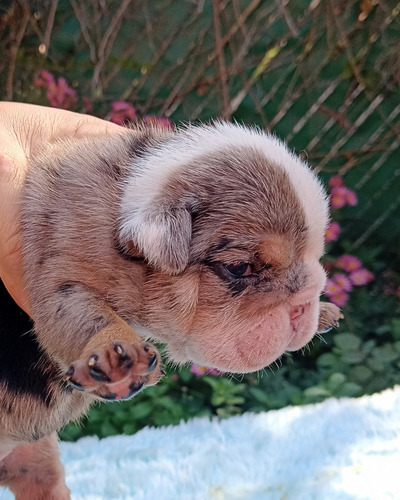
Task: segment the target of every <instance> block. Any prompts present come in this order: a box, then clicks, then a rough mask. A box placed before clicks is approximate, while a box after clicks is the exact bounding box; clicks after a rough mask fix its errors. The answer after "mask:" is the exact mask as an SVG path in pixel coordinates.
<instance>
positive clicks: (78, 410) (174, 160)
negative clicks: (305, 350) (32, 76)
mask: <svg viewBox="0 0 400 500" xmlns="http://www.w3.org/2000/svg"><path fill="white" fill-rule="evenodd" d="M327 220H328V205H327V199H326V195H325V193H324V191H323V189H322V187H321V184H320V183H319V181H318V180H317V178H316V176H315V175H314V174H313V173H312V171H311V170H310V168H309V167H308V166H307V165H306V164H304V163H303V162H301V161H300V160H299V159H298V158H297V157H296V156H295V155H293V154H292V153H291V152H290V151H289V150H288V149H287V148H286V146H284V144H283V143H281V142H280V141H279V140H278V139H276V138H275V137H273V136H271V135H268V134H265V133H262V132H260V131H257V130H252V129H248V128H245V127H241V126H237V125H232V124H227V123H216V124H214V125H201V126H197V127H188V128H185V129H181V130H168V129H162V128H157V127H156V126H152V127H147V128H146V127H138V128H136V129H132V130H123V131H122V130H121V134H120V135H118V136H113V137H108V138H102V139H90V140H85V139H71V140H70V141H63V142H60V143H58V144H56V145H54V144H53V145H52V146H50V147H48V148H47V149H44V150H43V152H42V153H41V154H40V155H39V156H38V157H36V158H34V159H33V161H32V164H31V166H30V169H29V173H28V176H27V179H26V185H25V191H24V197H23V203H22V207H21V223H22V229H23V252H24V266H25V273H26V281H27V291H28V293H29V296H30V301H31V303H32V309H33V314H32V316H33V323H31V320H30V319H29V318H27V317H26V316H25V315H23V314H22V313H21V312H19V311H18V310H17V309H16V307H15V306H14V305H13V304H12V302H10V303H7V302H5V300H8V299H5V300H4V301H3V302H2V307H3V309H5V314H4V316H3V315H2V318H3V319H2V320H1V321H2V323H1V333H2V338H3V347H2V351H1V352H0V401H1V407H0V483H1V484H5V485H7V486H9V487H10V488H11V490H12V491H13V492H14V493H15V495H16V498H17V499H18V500H28V499H29V500H66V499H68V498H69V492H68V489H67V488H66V486H65V484H64V475H63V470H62V467H61V464H60V462H59V460H58V452H57V440H56V437H55V432H56V431H57V430H58V429H60V427H62V426H63V425H65V424H66V423H67V422H69V421H70V420H71V419H75V418H78V417H79V416H80V415H81V414H82V413H84V412H85V411H86V410H87V409H88V407H89V406H90V404H91V403H92V402H93V401H95V400H96V399H97V400H98V399H101V400H123V399H128V398H130V397H132V396H134V395H135V394H136V393H137V392H138V391H140V390H141V389H142V388H144V387H145V386H146V385H151V384H155V383H157V382H158V380H159V379H160V377H161V375H162V373H163V372H162V369H161V367H160V356H159V353H158V351H157V349H156V348H155V347H154V346H153V345H152V344H150V343H149V340H151V341H155V342H162V343H164V344H166V346H167V352H168V356H169V357H170V358H171V359H172V360H174V361H175V362H177V363H185V362H187V361H193V362H195V363H198V364H201V365H206V366H210V367H215V368H218V369H219V370H222V371H228V372H240V373H245V372H252V371H255V370H259V369H261V368H263V367H265V366H266V365H268V364H270V363H271V362H273V361H274V360H275V359H277V358H278V357H279V356H281V355H282V354H283V353H284V352H285V351H287V350H296V349H299V348H300V347H302V346H304V345H305V344H306V343H307V342H308V341H309V340H310V339H311V338H312V336H313V335H314V334H315V332H317V331H321V330H324V329H326V328H327V327H330V326H332V325H335V324H336V322H337V320H338V319H339V317H340V312H339V310H338V309H337V308H336V306H333V305H332V304H329V303H326V302H320V300H319V298H320V294H321V292H322V290H323V288H324V285H325V280H326V277H325V273H324V271H323V268H322V267H321V264H320V262H319V261H320V258H321V256H322V254H323V249H324V234H325V229H326V224H327ZM7 317H8V318H12V319H11V320H10V321H9V323H8V324H7Z"/></svg>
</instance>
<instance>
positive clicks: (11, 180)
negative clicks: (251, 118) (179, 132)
mask: <svg viewBox="0 0 400 500" xmlns="http://www.w3.org/2000/svg"><path fill="white" fill-rule="evenodd" d="M121 131H122V128H121V127H120V126H119V125H115V124H113V123H110V122H108V121H105V120H101V119H100V118H96V117H94V116H90V115H82V114H79V113H74V112H72V111H65V110H61V109H55V108H48V107H44V106H36V105H32V104H23V103H15V102H0V279H1V280H2V281H3V283H4V285H5V286H6V288H7V290H8V292H9V293H10V295H11V296H12V297H13V299H14V300H15V302H16V303H17V304H18V305H19V306H20V307H21V308H22V309H23V310H24V311H25V312H27V313H28V314H29V315H31V306H30V304H29V299H28V296H27V294H26V291H25V282H24V276H23V271H22V254H21V232H20V224H19V205H20V200H21V192H22V186H23V183H24V179H25V175H26V172H27V169H28V165H29V159H30V158H31V157H33V156H34V155H35V153H36V152H37V151H38V149H39V148H41V147H42V146H43V145H44V144H46V143H52V142H54V141H56V140H58V139H65V138H69V137H74V138H81V137H98V136H102V135H109V134H118V133H121Z"/></svg>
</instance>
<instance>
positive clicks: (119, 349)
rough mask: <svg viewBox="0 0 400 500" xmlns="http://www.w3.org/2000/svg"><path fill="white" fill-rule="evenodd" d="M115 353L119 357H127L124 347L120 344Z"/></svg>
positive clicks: (117, 345) (115, 348)
mask: <svg viewBox="0 0 400 500" xmlns="http://www.w3.org/2000/svg"><path fill="white" fill-rule="evenodd" d="M114 351H115V352H116V353H117V354H118V355H119V356H123V355H124V354H125V355H126V352H125V351H124V350H123V349H122V347H121V346H120V345H119V344H116V345H115V346H114Z"/></svg>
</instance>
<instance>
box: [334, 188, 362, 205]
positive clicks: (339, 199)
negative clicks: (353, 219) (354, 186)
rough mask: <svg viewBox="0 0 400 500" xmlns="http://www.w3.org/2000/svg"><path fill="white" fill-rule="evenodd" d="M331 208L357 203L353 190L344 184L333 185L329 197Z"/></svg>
mask: <svg viewBox="0 0 400 500" xmlns="http://www.w3.org/2000/svg"><path fill="white" fill-rule="evenodd" d="M330 202H331V207H332V208H342V207H344V206H345V205H351V206H354V205H357V195H356V193H355V191H353V190H351V189H349V188H347V187H346V186H334V187H332V189H331V197H330Z"/></svg>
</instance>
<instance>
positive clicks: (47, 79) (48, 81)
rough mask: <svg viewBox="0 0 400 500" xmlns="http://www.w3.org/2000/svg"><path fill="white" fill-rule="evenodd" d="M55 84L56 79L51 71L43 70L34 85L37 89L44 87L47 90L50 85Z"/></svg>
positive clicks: (35, 79)
mask: <svg viewBox="0 0 400 500" xmlns="http://www.w3.org/2000/svg"><path fill="white" fill-rule="evenodd" d="M55 84H56V81H55V79H54V76H53V75H52V74H51V73H50V71H47V70H45V69H41V70H40V71H39V73H38V75H37V77H35V78H34V80H33V85H35V87H43V88H45V89H47V88H48V87H49V86H50V85H55Z"/></svg>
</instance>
